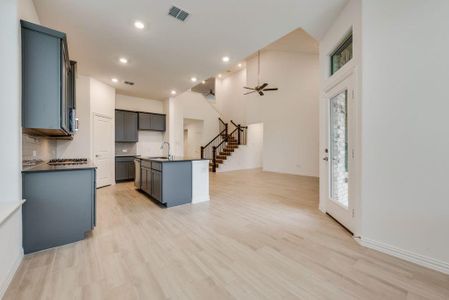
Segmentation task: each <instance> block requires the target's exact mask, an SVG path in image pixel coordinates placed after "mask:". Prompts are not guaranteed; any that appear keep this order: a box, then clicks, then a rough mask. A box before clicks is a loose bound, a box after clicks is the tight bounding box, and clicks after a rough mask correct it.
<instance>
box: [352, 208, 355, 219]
mask: <svg viewBox="0 0 449 300" xmlns="http://www.w3.org/2000/svg"><path fill="white" fill-rule="evenodd" d="M352 217H353V218H354V217H355V210H354V209H352Z"/></svg>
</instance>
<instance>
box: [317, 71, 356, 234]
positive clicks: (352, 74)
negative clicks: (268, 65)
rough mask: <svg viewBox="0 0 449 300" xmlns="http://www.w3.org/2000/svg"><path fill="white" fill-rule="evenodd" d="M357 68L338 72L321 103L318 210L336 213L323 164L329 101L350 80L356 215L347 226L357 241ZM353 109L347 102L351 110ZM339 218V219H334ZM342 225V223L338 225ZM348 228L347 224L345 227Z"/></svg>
mask: <svg viewBox="0 0 449 300" xmlns="http://www.w3.org/2000/svg"><path fill="white" fill-rule="evenodd" d="M358 75H359V74H358V68H357V67H356V66H354V65H353V64H350V66H347V68H345V70H341V72H340V71H339V72H338V74H335V75H334V76H332V78H329V80H328V84H327V85H326V86H325V87H324V89H323V93H322V96H321V99H320V204H319V208H320V210H321V211H322V212H324V213H327V212H330V211H333V210H332V208H333V207H330V206H329V203H328V199H329V184H330V182H329V175H330V173H329V163H328V162H326V161H324V160H323V158H324V157H327V155H328V153H326V152H325V149H326V148H327V147H328V143H329V124H328V120H329V112H330V111H329V102H330V98H331V97H333V96H335V95H337V94H338V92H341V91H343V90H344V89H345V87H347V86H348V84H347V82H348V80H349V81H350V82H351V84H350V85H351V87H350V88H351V91H348V93H350V96H351V97H350V98H351V102H352V103H351V108H350V112H351V116H350V118H351V121H350V122H348V123H350V125H349V124H348V126H350V131H351V133H350V137H349V139H350V143H351V146H350V148H349V150H348V151H349V163H350V175H349V176H350V184H349V197H350V198H351V200H350V201H351V204H352V205H351V206H352V207H351V210H352V212H351V213H353V219H352V223H351V224H349V225H346V226H348V227H351V228H349V229H350V230H351V231H352V233H353V235H354V237H358V236H360V229H361V224H360V221H361V210H360V207H361V205H360V181H361V180H360V164H361V157H360V155H359V153H360V147H361V136H360V103H359V99H360V81H359V80H360V78H359V76H358ZM349 105H350V102H349V99H348V106H349ZM333 217H336V219H337V218H338V216H333ZM339 222H340V221H339ZM343 225H345V224H343Z"/></svg>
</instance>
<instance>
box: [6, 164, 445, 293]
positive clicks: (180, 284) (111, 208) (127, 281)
mask: <svg viewBox="0 0 449 300" xmlns="http://www.w3.org/2000/svg"><path fill="white" fill-rule="evenodd" d="M211 198H212V199H211V201H210V203H202V204H195V205H185V206H181V207H175V208H170V209H161V208H159V207H158V206H156V205H155V204H154V203H153V202H151V201H149V200H148V199H147V198H146V197H145V196H143V195H142V194H140V193H138V192H136V191H135V190H134V187H133V185H132V183H125V184H118V185H115V186H111V187H107V188H103V189H100V190H98V224H97V227H96V228H95V230H94V231H93V233H92V234H91V235H90V236H89V237H88V238H87V239H86V240H84V241H81V242H78V243H75V244H71V245H67V246H64V247H59V248H56V249H51V250H47V251H43V252H40V253H36V254H33V255H28V256H26V257H25V258H24V260H23V263H22V265H21V267H20V269H19V271H18V272H17V274H16V276H15V278H14V280H13V282H12V284H11V285H10V287H9V289H8V291H7V294H6V296H5V298H6V299H213V300H217V299H245V300H246V299H449V276H446V275H443V274H441V273H438V272H434V271H431V270H428V269H425V268H421V267H419V266H416V265H413V264H411V263H408V262H404V261H401V260H399V259H396V258H393V257H390V256H387V255H384V254H381V253H378V252H375V251H372V250H369V249H366V248H363V247H361V246H359V245H358V244H357V243H356V242H355V241H354V240H352V238H351V237H350V236H349V235H348V233H347V232H346V231H345V230H344V229H342V228H340V226H339V225H338V224H336V223H335V222H334V221H332V220H331V219H330V218H329V217H327V216H326V215H324V214H322V213H321V212H320V211H318V209H317V206H318V182H317V180H316V179H314V178H307V177H300V176H292V175H280V174H275V173H264V172H261V171H240V172H232V173H219V174H213V175H211Z"/></svg>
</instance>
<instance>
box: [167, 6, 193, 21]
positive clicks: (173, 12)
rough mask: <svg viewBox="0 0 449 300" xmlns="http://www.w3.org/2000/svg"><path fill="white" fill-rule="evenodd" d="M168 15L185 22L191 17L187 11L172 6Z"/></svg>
mask: <svg viewBox="0 0 449 300" xmlns="http://www.w3.org/2000/svg"><path fill="white" fill-rule="evenodd" d="M168 14H169V15H170V16H172V17H174V18H176V19H178V20H180V21H185V20H186V19H187V17H188V16H189V13H188V12H186V11H185V10H182V9H180V8H179V7H176V6H172V7H171V8H170V10H169V11H168Z"/></svg>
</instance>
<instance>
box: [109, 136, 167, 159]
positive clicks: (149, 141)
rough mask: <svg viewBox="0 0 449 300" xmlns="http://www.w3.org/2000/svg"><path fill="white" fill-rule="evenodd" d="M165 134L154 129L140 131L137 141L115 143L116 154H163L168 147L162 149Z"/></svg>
mask: <svg viewBox="0 0 449 300" xmlns="http://www.w3.org/2000/svg"><path fill="white" fill-rule="evenodd" d="M163 140H164V135H163V134H162V133H160V132H154V131H139V141H138V142H137V143H115V155H135V154H138V155H143V156H161V155H163V154H164V153H165V154H166V152H167V147H165V148H164V149H161V144H162V141H163Z"/></svg>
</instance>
